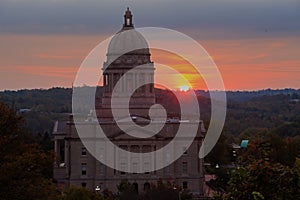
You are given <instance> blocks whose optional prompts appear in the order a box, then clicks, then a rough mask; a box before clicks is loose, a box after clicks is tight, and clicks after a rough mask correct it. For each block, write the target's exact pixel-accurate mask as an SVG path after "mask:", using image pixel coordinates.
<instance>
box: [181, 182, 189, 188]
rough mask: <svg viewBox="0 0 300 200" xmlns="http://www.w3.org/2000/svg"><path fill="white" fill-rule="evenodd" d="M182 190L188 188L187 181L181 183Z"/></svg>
mask: <svg viewBox="0 0 300 200" xmlns="http://www.w3.org/2000/svg"><path fill="white" fill-rule="evenodd" d="M182 188H183V189H187V188H188V182H187V181H184V182H182Z"/></svg>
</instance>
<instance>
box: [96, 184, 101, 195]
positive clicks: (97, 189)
mask: <svg viewBox="0 0 300 200" xmlns="http://www.w3.org/2000/svg"><path fill="white" fill-rule="evenodd" d="M100 190H101V188H100V187H99V185H97V186H96V188H95V191H96V192H97V193H98V194H99V193H100Z"/></svg>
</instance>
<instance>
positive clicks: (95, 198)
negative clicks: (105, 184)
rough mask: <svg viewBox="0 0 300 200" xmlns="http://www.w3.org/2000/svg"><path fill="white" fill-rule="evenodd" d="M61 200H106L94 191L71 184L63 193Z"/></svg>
mask: <svg viewBox="0 0 300 200" xmlns="http://www.w3.org/2000/svg"><path fill="white" fill-rule="evenodd" d="M62 200H108V199H106V198H104V197H103V196H101V195H100V194H97V193H96V192H94V191H91V190H88V189H86V188H84V187H74V186H71V187H70V189H68V190H66V191H65V192H64V194H63V198H62Z"/></svg>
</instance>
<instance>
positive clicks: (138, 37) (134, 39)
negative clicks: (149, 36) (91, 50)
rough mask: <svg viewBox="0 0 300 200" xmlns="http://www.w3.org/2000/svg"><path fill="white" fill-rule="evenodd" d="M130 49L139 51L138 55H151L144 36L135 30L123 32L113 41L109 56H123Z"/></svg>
mask: <svg viewBox="0 0 300 200" xmlns="http://www.w3.org/2000/svg"><path fill="white" fill-rule="evenodd" d="M129 49H139V50H138V51H137V52H135V53H138V54H149V46H148V43H147V41H146V39H145V38H144V36H143V35H142V34H141V33H139V32H138V31H137V30H135V29H130V30H123V29H122V30H121V31H120V32H118V33H117V34H116V35H115V36H113V38H112V39H111V41H110V43H109V45H108V50H107V55H122V54H124V52H125V53H129V52H128V50H129Z"/></svg>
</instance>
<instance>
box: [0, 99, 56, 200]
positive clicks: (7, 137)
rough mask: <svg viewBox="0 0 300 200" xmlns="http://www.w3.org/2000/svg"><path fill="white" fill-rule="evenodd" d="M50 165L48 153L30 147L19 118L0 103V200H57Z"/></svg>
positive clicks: (33, 146)
mask: <svg viewBox="0 0 300 200" xmlns="http://www.w3.org/2000/svg"><path fill="white" fill-rule="evenodd" d="M52 163H53V154H52V153H50V152H44V151H43V150H42V149H41V148H40V147H39V146H38V145H37V144H34V143H31V140H30V134H28V133H27V131H26V130H25V129H24V126H23V120H22V118H20V117H19V116H17V115H16V114H15V112H14V111H12V110H10V109H9V108H8V107H7V106H6V105H4V104H3V103H0V171H1V173H0V197H1V199H18V200H22V199H24V200H25V199H57V198H58V195H59V192H58V190H57V189H56V187H55V184H53V182H52V180H51V178H50V176H51V171H49V169H51V168H52Z"/></svg>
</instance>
